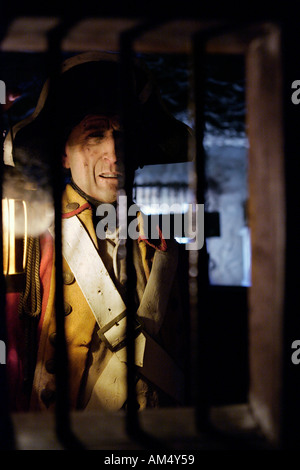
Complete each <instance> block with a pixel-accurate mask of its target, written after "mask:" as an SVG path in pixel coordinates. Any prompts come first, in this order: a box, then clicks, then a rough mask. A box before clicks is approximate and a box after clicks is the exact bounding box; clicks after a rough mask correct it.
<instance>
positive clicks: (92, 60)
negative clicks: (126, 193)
mask: <svg viewBox="0 0 300 470" xmlns="http://www.w3.org/2000/svg"><path fill="white" fill-rule="evenodd" d="M118 59H119V58H118V55H117V54H110V53H98V52H91V53H84V54H80V55H76V56H74V57H71V58H70V59H67V60H66V61H65V62H64V63H63V65H62V69H61V73H59V74H58V75H57V76H56V77H54V78H52V79H51V80H48V81H47V82H46V83H45V85H44V87H43V90H42V92H41V95H40V98H39V101H38V104H37V107H36V110H35V111H34V113H33V114H32V116H30V117H29V118H27V119H25V120H24V121H22V122H21V123H19V124H17V125H16V126H15V127H14V129H13V130H12V132H11V135H12V136H13V142H11V141H9V139H11V135H10V134H9V135H8V137H7V140H8V141H6V142H5V153H4V159H5V163H7V164H16V165H21V166H23V165H24V166H26V165H29V166H35V167H36V168H38V167H39V166H40V164H41V163H42V162H49V161H50V160H51V159H52V158H54V157H56V155H57V153H58V152H62V151H63V148H64V145H65V142H66V140H67V137H68V135H69V133H70V132H71V130H72V128H73V127H74V126H75V125H76V124H78V123H79V122H80V121H81V120H82V119H83V118H84V116H86V115H87V114H108V115H116V114H118V115H120V114H121V115H122V99H121V86H120V85H121V84H120V78H121V74H120V65H119V60H118ZM132 80H133V86H132V89H133V90H134V96H132V99H133V100H134V103H133V106H134V110H135V111H136V113H135V122H134V125H133V129H134V130H135V131H136V144H137V152H136V153H137V161H136V162H135V163H134V166H135V167H136V168H137V167H139V166H140V167H142V166H144V165H153V164H158V163H159V164H161V163H178V162H184V161H187V160H188V140H189V136H190V135H191V131H190V128H189V127H188V126H186V125H185V124H184V123H182V122H180V121H178V120H176V119H175V118H174V117H173V116H172V115H171V114H170V113H169V112H168V111H167V110H166V108H165V106H164V104H163V102H162V100H161V97H160V94H159V91H158V89H157V87H156V85H155V84H154V82H153V80H152V79H151V77H150V73H149V71H148V70H147V69H146V68H145V66H144V65H142V64H141V63H140V62H135V65H134V69H133V76H132ZM11 144H12V145H11ZM11 148H12V152H11ZM61 154H62V153H61Z"/></svg>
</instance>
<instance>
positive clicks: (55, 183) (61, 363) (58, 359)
mask: <svg viewBox="0 0 300 470" xmlns="http://www.w3.org/2000/svg"><path fill="white" fill-rule="evenodd" d="M73 23H74V20H72V19H70V20H69V21H63V20H62V21H61V22H60V23H59V25H58V26H57V27H56V28H54V29H53V30H51V31H50V33H49V34H48V52H47V55H48V66H49V71H50V85H49V95H50V93H51V87H55V83H56V80H57V79H58V77H59V75H60V65H61V61H62V57H61V47H60V46H61V41H62V40H63V38H64V36H65V35H66V34H67V32H68V30H69V28H70V27H71V26H72V25H73ZM58 106H59V103H57V102H56V103H55V106H54V107H53V110H52V114H51V115H50V120H51V121H52V123H51V124H52V125H53V123H55V116H58V115H59V114H58V113H59V111H60V110H59V109H58ZM57 131H59V129H57ZM56 135H58V132H57V133H56V132H54V141H53V142H52V143H51V145H52V147H51V150H52V155H51V157H52V158H51V157H50V162H48V163H50V170H51V187H52V191H53V202H54V211H55V216H54V224H55V321H56V338H57V339H56V343H55V356H54V358H55V378H56V407H55V418H56V421H55V424H56V432H57V436H58V438H59V440H60V441H61V442H62V444H63V445H64V447H65V448H67V449H78V448H82V444H81V443H80V442H79V441H78V439H77V438H76V437H75V435H74V434H73V432H72V429H71V422H70V399H69V374H68V353H67V345H66V337H65V324H64V319H65V314H64V293H63V277H62V243H61V241H62V224H61V203H62V192H63V178H62V162H61V158H60V149H59V143H58V142H57V140H56V139H55V136H56Z"/></svg>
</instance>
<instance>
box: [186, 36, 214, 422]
mask: <svg viewBox="0 0 300 470" xmlns="http://www.w3.org/2000/svg"><path fill="white" fill-rule="evenodd" d="M205 47H206V42H205V39H204V37H203V35H202V33H200V34H196V35H195V37H194V39H193V68H194V69H193V78H194V106H195V134H196V135H195V139H196V156H195V158H196V163H195V168H196V176H197V187H196V201H197V204H204V202H205V185H206V178H205V151H204V146H203V138H204V131H205V116H204V107H205V87H206V76H205V59H206V54H205ZM197 272H198V277H197V287H196V289H197V294H196V296H197V297H196V299H195V300H196V301H195V302H194V305H193V307H194V309H195V307H196V311H195V310H194V315H193V317H192V319H191V320H192V322H193V325H192V331H193V330H194V331H195V333H194V334H195V335H196V336H197V339H196V341H195V340H194V341H193V343H194V344H193V346H194V348H195V351H193V354H194V357H195V359H194V360H193V364H192V373H193V384H194V387H195V391H194V393H193V395H194V399H196V402H195V403H194V406H195V412H196V424H197V427H198V428H199V429H200V430H205V429H206V428H207V426H208V421H209V416H208V414H209V369H210V364H209V359H210V358H209V353H208V352H209V341H210V340H211V338H210V335H209V328H208V325H209V308H208V258H207V251H206V249H205V244H204V247H203V248H202V249H201V250H199V251H198V252H197ZM195 343H196V344H195Z"/></svg>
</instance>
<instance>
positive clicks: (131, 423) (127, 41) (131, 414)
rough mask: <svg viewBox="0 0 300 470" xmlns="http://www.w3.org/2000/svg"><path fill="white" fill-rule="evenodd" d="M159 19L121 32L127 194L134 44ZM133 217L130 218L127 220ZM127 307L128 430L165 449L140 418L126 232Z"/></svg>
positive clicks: (132, 155) (133, 151)
mask: <svg viewBox="0 0 300 470" xmlns="http://www.w3.org/2000/svg"><path fill="white" fill-rule="evenodd" d="M157 24H158V23H157V22H155V23H153V22H149V23H143V24H140V25H138V26H136V27H134V28H132V29H130V30H128V31H125V32H123V33H122V34H121V35H120V62H121V95H122V96H121V98H122V111H123V116H122V118H123V126H124V168H125V173H126V178H125V188H124V189H125V192H126V195H127V198H130V200H131V198H132V191H133V177H134V167H133V163H134V162H135V161H137V148H136V139H135V138H134V132H135V130H136V127H137V126H135V122H136V119H137V107H136V105H137V101H136V99H137V98H136V96H135V90H134V88H133V86H134V82H133V56H134V55H133V44H134V41H135V40H136V39H137V38H138V37H139V36H140V35H141V34H142V33H144V32H145V31H146V30H148V29H152V28H153V27H155V26H156V25H157ZM129 223H130V220H129V218H128V224H129ZM126 273H127V283H126V291H127V292H126V307H127V328H126V330H127V331H126V335H127V343H126V345H127V413H126V430H127V432H128V434H129V436H131V437H132V438H133V439H135V440H136V441H138V442H139V443H140V444H141V445H142V446H145V447H146V448H155V449H162V448H164V449H165V448H166V446H163V445H162V442H160V441H158V440H157V439H155V438H154V437H153V436H149V435H147V434H146V433H145V432H144V431H143V430H142V429H141V428H140V423H139V419H138V404H137V397H136V368H135V314H136V305H135V301H134V299H135V293H136V272H135V268H134V265H133V241H132V240H131V239H130V237H129V236H127V241H126Z"/></svg>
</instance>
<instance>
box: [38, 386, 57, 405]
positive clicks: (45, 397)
mask: <svg viewBox="0 0 300 470" xmlns="http://www.w3.org/2000/svg"><path fill="white" fill-rule="evenodd" d="M55 395H56V394H55V390H51V389H50V388H44V389H43V390H42V391H41V400H42V402H43V403H44V405H45V406H46V407H47V408H49V406H50V405H51V403H54V401H55Z"/></svg>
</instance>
